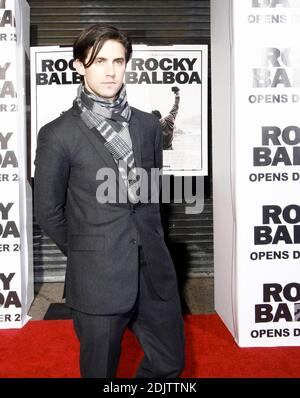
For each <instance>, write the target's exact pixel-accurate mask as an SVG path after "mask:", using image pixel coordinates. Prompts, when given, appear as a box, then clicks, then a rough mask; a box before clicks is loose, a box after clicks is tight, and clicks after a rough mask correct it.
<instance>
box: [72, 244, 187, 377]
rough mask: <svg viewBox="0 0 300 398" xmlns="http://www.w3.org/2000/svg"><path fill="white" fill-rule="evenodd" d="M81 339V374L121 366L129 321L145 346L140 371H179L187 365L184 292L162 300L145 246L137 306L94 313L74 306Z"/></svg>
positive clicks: (107, 373) (103, 373) (104, 373)
mask: <svg viewBox="0 0 300 398" xmlns="http://www.w3.org/2000/svg"><path fill="white" fill-rule="evenodd" d="M73 321H74V328H75V331H76V333H77V336H78V338H79V340H80V372H81V376H82V377H90V378H112V377H115V374H116V372H117V368H118V363H119V358H120V353H121V340H122V336H123V333H124V331H125V328H126V327H129V328H130V329H131V330H132V332H133V333H134V334H135V335H136V337H137V338H138V340H139V342H140V345H141V347H142V349H143V351H144V357H143V360H142V361H141V363H140V366H139V368H138V370H137V373H136V377H140V378H152V377H153V378H159V377H161V378H166V377H178V376H179V374H180V372H181V371H182V369H183V367H184V331H183V319H182V313H181V306H180V300H179V295H178V292H177V290H176V292H174V295H173V296H172V298H171V299H169V300H162V299H160V298H159V296H158V295H157V294H156V293H155V291H154V290H153V287H152V284H151V282H150V279H149V275H148V272H147V265H146V262H145V258H144V255H143V252H142V250H140V267H139V291H138V295H137V300H136V303H135V305H134V307H133V308H132V309H131V310H130V311H129V312H127V313H124V314H116V315H90V314H86V313H82V312H79V311H75V310H73Z"/></svg>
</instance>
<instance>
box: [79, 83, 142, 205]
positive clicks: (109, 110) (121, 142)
mask: <svg viewBox="0 0 300 398" xmlns="http://www.w3.org/2000/svg"><path fill="white" fill-rule="evenodd" d="M74 102H75V104H77V105H78V108H79V110H80V117H81V119H82V120H83V122H84V123H85V124H86V126H87V127H88V128H89V129H90V130H94V131H96V132H97V133H100V134H101V136H102V137H103V138H104V146H105V147H106V148H107V149H108V151H109V152H110V153H111V155H112V156H113V158H114V160H115V162H116V164H117V166H118V169H119V173H120V175H121V177H122V180H123V181H124V183H125V186H126V188H127V193H128V198H129V200H130V201H131V202H133V203H135V202H136V201H137V200H136V199H137V198H136V191H137V184H138V181H137V178H136V169H135V166H134V164H135V163H134V155H133V151H132V141H131V137H130V134H129V129H128V125H129V120H130V117H131V109H130V106H129V105H128V102H127V96H126V89H125V85H124V84H123V86H122V88H121V90H120V92H119V95H118V98H117V99H116V100H115V101H114V102H110V101H108V100H105V99H104V98H101V97H99V96H97V95H95V94H93V93H90V92H88V91H87V90H86V89H85V87H84V85H83V84H82V83H81V84H80V85H79V87H78V91H77V97H76V99H75V101H74ZM123 166H125V168H124V167H123ZM126 166H127V167H126ZM126 169H127V170H126ZM134 185H135V186H136V188H135V189H133V188H134Z"/></svg>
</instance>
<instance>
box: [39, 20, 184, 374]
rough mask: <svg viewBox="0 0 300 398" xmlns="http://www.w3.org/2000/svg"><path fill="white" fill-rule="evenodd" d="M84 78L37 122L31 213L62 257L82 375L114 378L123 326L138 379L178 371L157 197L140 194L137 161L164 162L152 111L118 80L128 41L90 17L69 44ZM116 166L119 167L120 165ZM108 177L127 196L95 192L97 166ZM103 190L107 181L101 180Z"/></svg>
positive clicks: (179, 343)
mask: <svg viewBox="0 0 300 398" xmlns="http://www.w3.org/2000/svg"><path fill="white" fill-rule="evenodd" d="M73 50H74V59H75V62H74V65H75V67H76V70H77V72H78V73H79V74H80V75H81V76H82V77H83V83H82V84H81V85H80V86H79V88H78V95H77V98H76V99H75V101H74V104H73V107H72V108H71V109H70V110H68V111H67V112H65V113H64V114H63V115H61V116H60V117H59V118H57V119H55V120H54V121H52V122H50V123H48V124H47V125H46V126H44V127H42V129H41V130H40V132H39V136H38V143H37V152H36V161H35V164H36V168H35V215H36V219H37V221H38V223H39V224H40V226H41V227H42V229H44V231H45V232H46V233H47V234H48V235H49V236H50V237H51V238H52V239H53V241H54V242H55V243H56V244H57V245H58V247H59V248H60V249H61V250H62V252H63V253H64V254H65V255H67V257H68V260H67V270H66V303H67V304H68V305H69V306H70V307H71V308H72V310H73V311H72V313H73V321H74V327H75V331H76V333H77V336H78V338H79V340H80V369H81V375H82V376H83V377H93V378H103V377H115V374H116V371H117V367H118V363H119V357H120V349H121V339H122V335H123V333H124V330H125V328H126V327H127V326H128V327H129V328H130V329H131V330H132V331H133V332H134V333H135V335H136V336H137V337H138V339H139V341H140V344H141V346H142V348H143V350H144V354H145V355H144V358H143V360H142V362H141V364H140V366H139V369H138V370H137V373H136V377H141V378H153V377H154V378H162V377H178V376H179V374H180V372H181V370H182V368H183V366H184V335H183V320H182V314H181V308H180V300H179V295H178V290H177V279H176V274H175V270H174V265H173V263H172V260H171V257H170V254H169V252H168V250H167V248H166V245H165V242H164V237H163V230H162V226H161V220H160V211H159V204H158V203H151V192H149V200H148V202H147V203H144V201H143V202H141V201H139V199H138V196H137V195H136V194H137V191H136V186H140V187H139V188H140V190H142V188H143V184H145V183H147V182H145V181H144V180H138V179H137V174H136V168H141V169H143V170H144V171H145V173H146V175H147V176H148V177H149V178H150V174H151V170H153V169H161V167H162V132H161V128H160V126H159V122H158V120H157V118H155V117H154V116H153V115H151V114H147V113H145V112H142V111H140V110H138V109H136V108H133V107H130V106H129V104H128V103H127V98H126V88H125V85H124V84H123V78H124V74H125V70H126V64H127V62H128V60H129V59H130V56H131V52H132V47H131V42H130V40H129V38H128V37H127V36H126V35H125V34H124V33H122V32H120V31H119V30H117V29H116V28H114V27H104V26H100V25H93V26H91V27H90V28H88V29H86V30H84V31H83V32H82V33H81V34H80V35H79V37H78V38H77V40H76V41H75V43H74V49H73ZM124 164H125V166H126V169H127V170H126V173H124V167H123V166H124ZM103 169H107V170H109V171H110V173H109V174H110V176H111V175H115V184H116V186H118V187H119V191H118V192H119V193H120V192H122V189H123V191H124V190H125V192H126V198H127V201H126V202H125V203H123V202H122V201H120V200H119V199H120V198H119V197H118V200H117V201H116V202H105V201H101V200H99V195H98V193H99V190H98V188H99V184H100V183H99V181H98V179H99V178H98V177H99V172H101V170H103ZM109 188H110V187H109Z"/></svg>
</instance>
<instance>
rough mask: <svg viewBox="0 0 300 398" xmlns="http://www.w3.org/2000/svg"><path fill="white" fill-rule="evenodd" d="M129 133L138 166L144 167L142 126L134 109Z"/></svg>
mask: <svg viewBox="0 0 300 398" xmlns="http://www.w3.org/2000/svg"><path fill="white" fill-rule="evenodd" d="M129 134H130V137H131V141H132V150H133V155H134V160H135V166H136V167H142V149H141V147H142V145H141V135H140V134H141V127H140V124H139V121H138V119H137V117H136V116H135V112H134V110H133V111H132V117H131V119H130V122H129Z"/></svg>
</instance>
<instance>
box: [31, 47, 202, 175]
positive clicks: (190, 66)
mask: <svg viewBox="0 0 300 398" xmlns="http://www.w3.org/2000/svg"><path fill="white" fill-rule="evenodd" d="M207 53H208V50H207V46H206V45H174V46H160V47H153V46H146V45H134V46H133V57H132V59H131V60H130V61H129V63H128V65H127V71H126V74H125V83H126V86H127V94H128V99H129V103H130V105H132V106H135V107H137V108H139V109H142V110H144V111H146V112H150V113H153V114H154V115H156V117H158V119H160V123H161V126H162V130H163V134H164V137H163V138H164V174H174V175H178V176H180V175H190V176H191V175H198V176H204V175H207ZM79 83H80V76H79V75H78V74H77V72H76V71H75V69H74V66H73V59H72V49H71V48H63V47H53V46H51V47H32V48H31V98H32V99H31V100H32V104H31V110H32V162H33V160H34V158H35V147H36V137H37V134H38V131H39V129H40V128H41V127H42V126H43V125H44V124H46V123H47V122H49V121H50V120H52V119H55V118H56V117H58V116H59V115H60V114H61V112H63V111H65V110H67V109H68V108H70V107H71V106H72V102H73V99H74V98H75V96H76V89H77V86H78V84H79ZM33 170H34V165H33V164H32V171H33Z"/></svg>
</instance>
